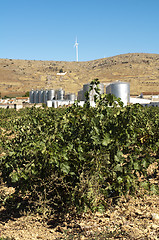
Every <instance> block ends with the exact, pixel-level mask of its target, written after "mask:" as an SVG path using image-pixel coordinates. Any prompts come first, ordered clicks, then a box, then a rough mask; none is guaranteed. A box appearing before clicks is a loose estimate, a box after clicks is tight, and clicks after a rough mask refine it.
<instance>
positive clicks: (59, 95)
mask: <svg viewBox="0 0 159 240" xmlns="http://www.w3.org/2000/svg"><path fill="white" fill-rule="evenodd" d="M64 95H65V91H64V90H63V89H62V88H61V89H58V90H57V100H64Z"/></svg>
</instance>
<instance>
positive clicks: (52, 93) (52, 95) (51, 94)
mask: <svg viewBox="0 0 159 240" xmlns="http://www.w3.org/2000/svg"><path fill="white" fill-rule="evenodd" d="M54 98H55V90H54V89H49V90H48V99H47V100H53V99H54Z"/></svg>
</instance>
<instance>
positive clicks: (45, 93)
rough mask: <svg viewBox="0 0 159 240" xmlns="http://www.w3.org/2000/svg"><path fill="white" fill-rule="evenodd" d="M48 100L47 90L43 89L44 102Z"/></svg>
mask: <svg viewBox="0 0 159 240" xmlns="http://www.w3.org/2000/svg"><path fill="white" fill-rule="evenodd" d="M47 100H48V90H44V103H47Z"/></svg>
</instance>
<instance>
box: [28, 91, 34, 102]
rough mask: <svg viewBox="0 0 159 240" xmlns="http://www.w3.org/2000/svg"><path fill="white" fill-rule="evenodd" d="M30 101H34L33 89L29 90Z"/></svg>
mask: <svg viewBox="0 0 159 240" xmlns="http://www.w3.org/2000/svg"><path fill="white" fill-rule="evenodd" d="M29 102H30V103H34V90H33V89H32V90H31V91H30V92H29Z"/></svg>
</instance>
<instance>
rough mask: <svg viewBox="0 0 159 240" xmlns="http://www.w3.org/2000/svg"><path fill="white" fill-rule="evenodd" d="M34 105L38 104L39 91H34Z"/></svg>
mask: <svg viewBox="0 0 159 240" xmlns="http://www.w3.org/2000/svg"><path fill="white" fill-rule="evenodd" d="M34 103H39V91H38V90H36V91H34Z"/></svg>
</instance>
